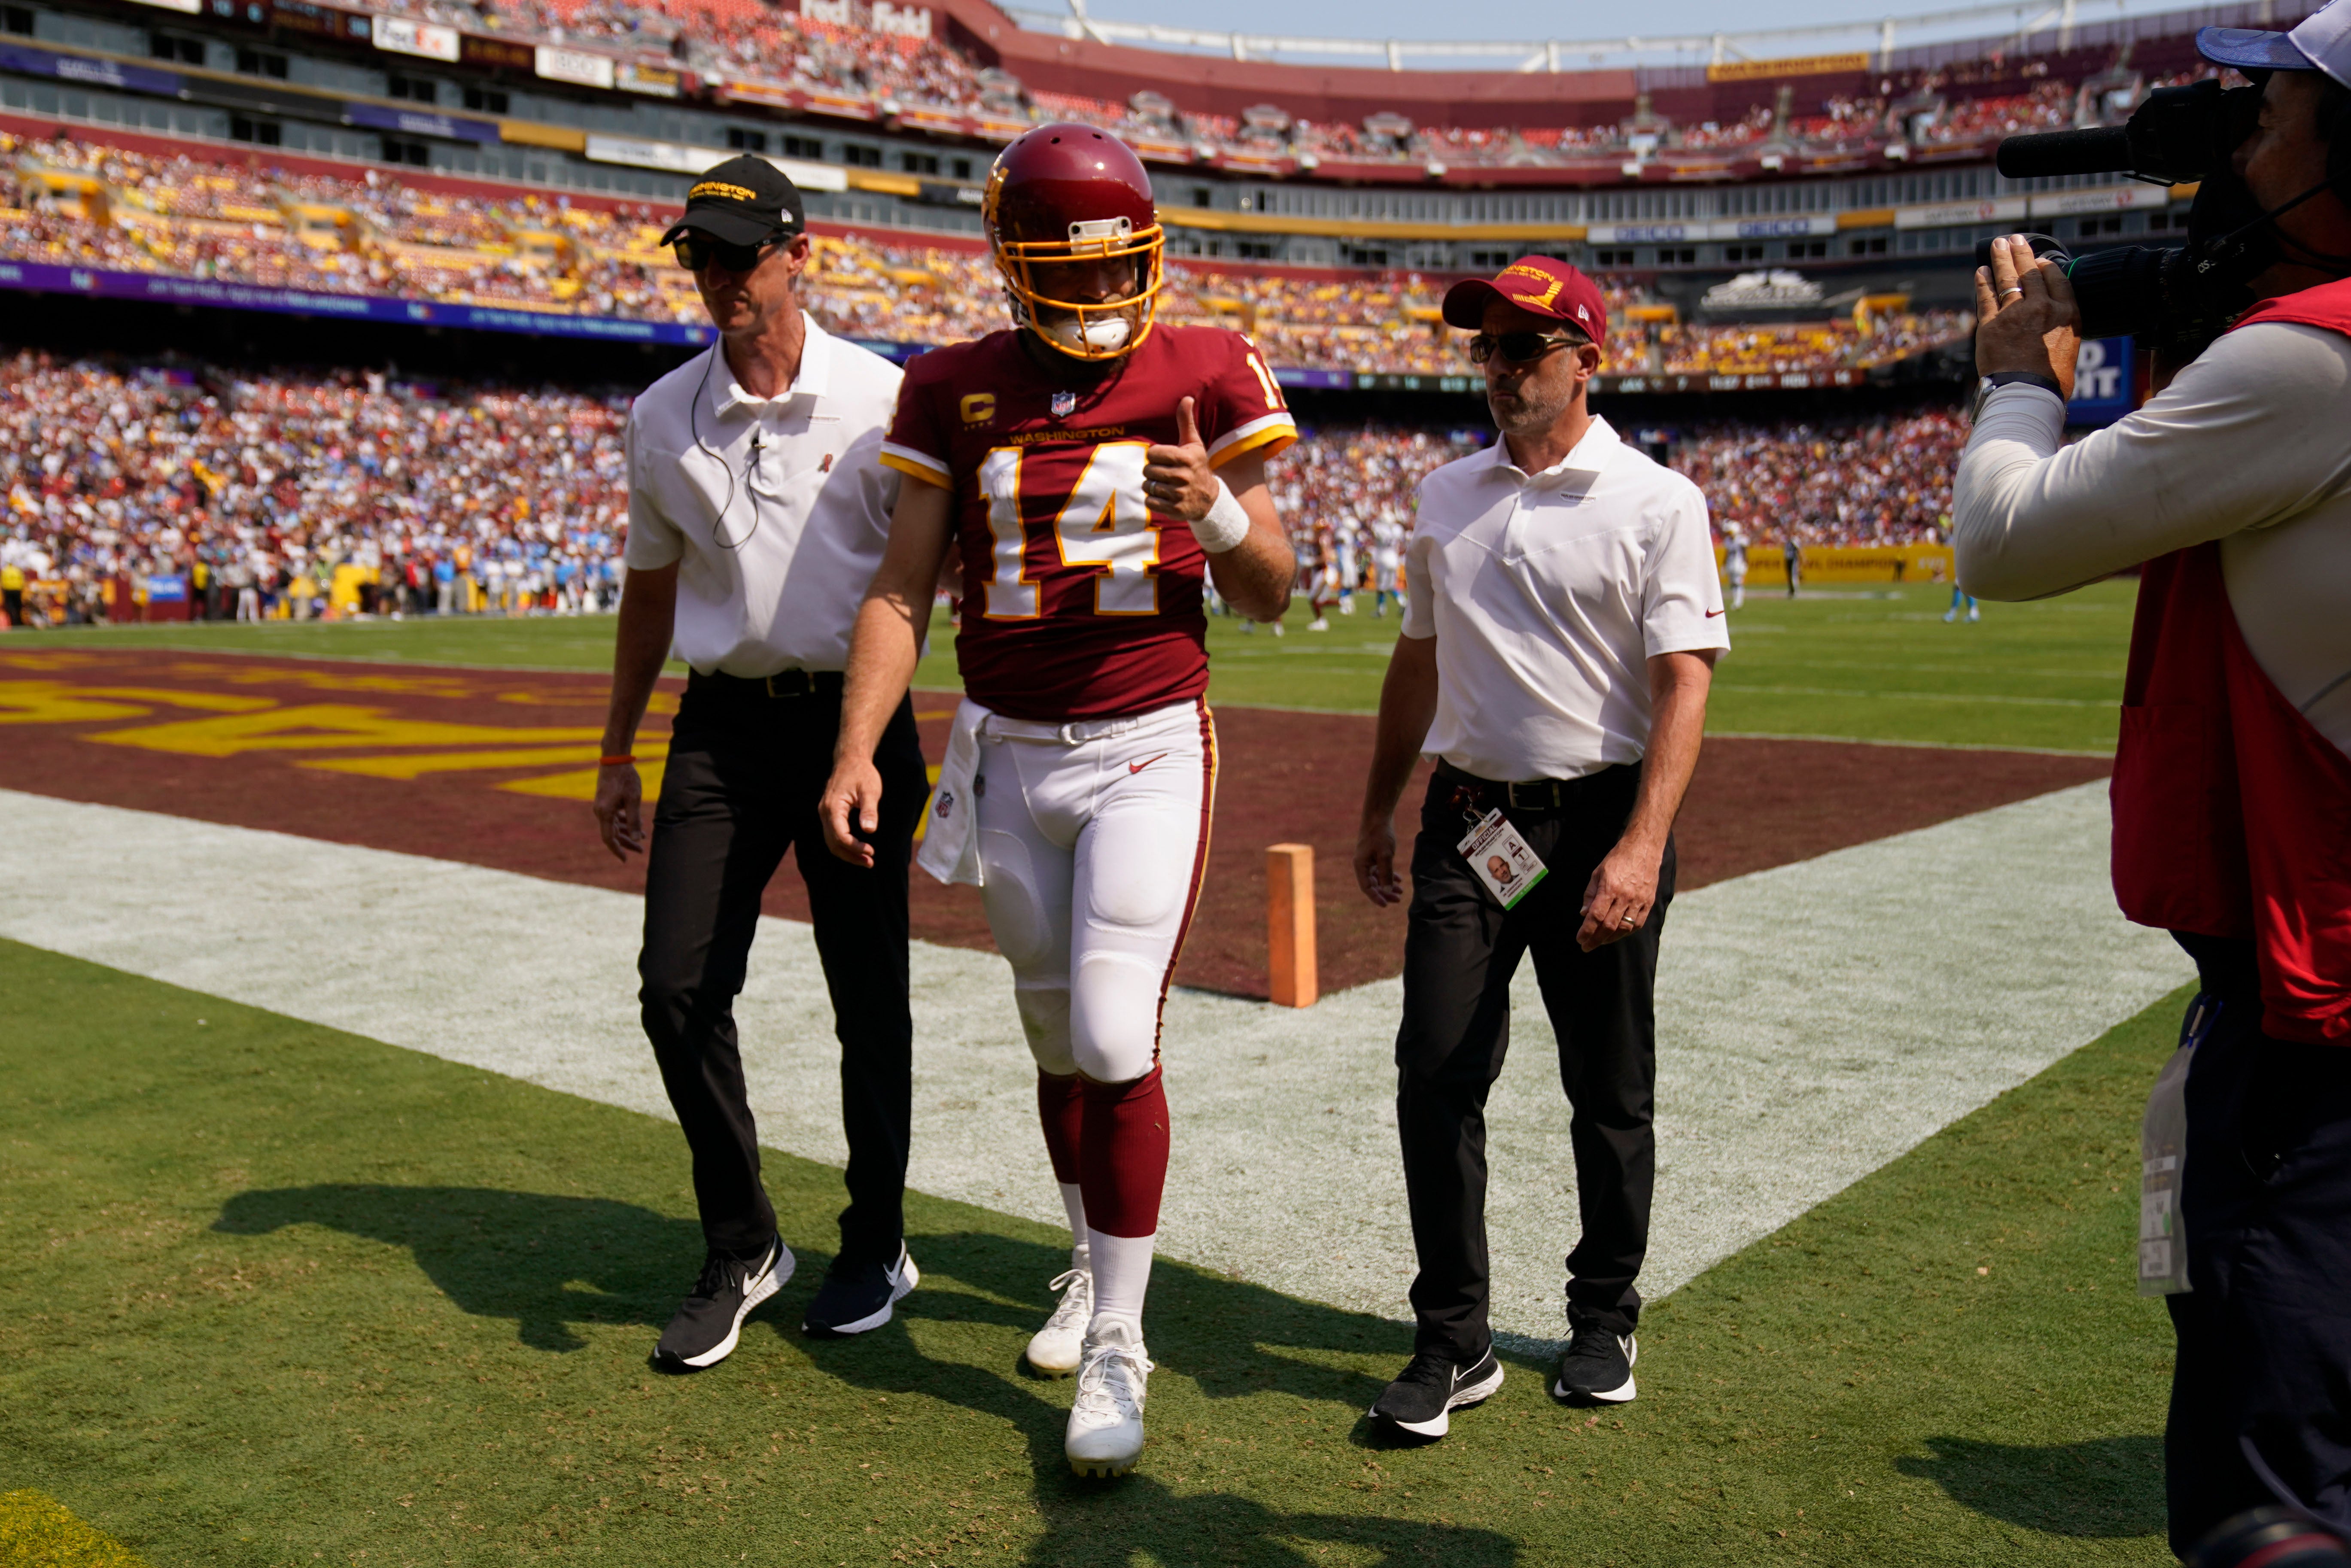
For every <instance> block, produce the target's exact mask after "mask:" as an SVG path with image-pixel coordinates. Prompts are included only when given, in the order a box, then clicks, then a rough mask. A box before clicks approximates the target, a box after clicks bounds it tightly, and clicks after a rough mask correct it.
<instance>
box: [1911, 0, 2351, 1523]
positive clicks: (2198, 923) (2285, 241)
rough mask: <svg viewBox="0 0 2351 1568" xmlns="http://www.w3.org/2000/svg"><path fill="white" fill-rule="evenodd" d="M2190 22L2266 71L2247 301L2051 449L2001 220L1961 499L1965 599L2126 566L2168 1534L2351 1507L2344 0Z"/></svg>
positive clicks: (2119, 761) (2026, 252)
mask: <svg viewBox="0 0 2351 1568" xmlns="http://www.w3.org/2000/svg"><path fill="white" fill-rule="evenodd" d="M2197 47H2198V49H2199V52H2201V53H2202V54H2203V55H2204V57H2206V58H2207V59H2210V60H2212V61H2214V62H2216V63H2218V64H2221V65H2228V66H2234V67H2236V68H2238V69H2240V70H2241V71H2243V72H2244V73H2245V74H2246V75H2247V76H2248V77H2249V78H2252V80H2253V81H2255V82H2257V83H2258V84H2260V88H2261V115H2260V121H2259V125H2258V128H2257V129H2256V130H2254V131H2253V132H2252V134H2251V136H2249V137H2248V138H2247V139H2246V140H2245V141H2243V143H2242V144H2241V146H2239V147H2238V148H2237V150H2236V152H2235V158H2234V164H2233V167H2234V169H2235V172H2236V173H2237V175H2238V177H2239V178H2240V179H2241V181H2242V182H2243V183H2244V185H2245V186H2246V187H2247V189H2248V190H2249V192H2250V193H2251V195H2252V199H2253V201H2254V202H2255V203H2256V204H2257V205H2258V208H2259V210H2260V211H2261V213H2262V214H2263V219H2262V224H2263V225H2265V232H2264V233H2262V236H2261V237H2262V240H2263V243H2264V245H2265V249H2264V251H2263V252H2262V256H2263V257H2264V258H2265V260H2266V265H2265V266H2264V267H2262V270H2259V271H2258V272H2257V273H2256V274H2255V275H2254V276H2252V277H2251V278H2250V282H2251V284H2252V297H2253V298H2255V299H2256V300H2257V301H2258V303H2256V304H2255V306H2254V307H2253V308H2252V309H2251V310H2249V311H2247V312H2246V313H2245V314H2244V315H2243V316H2242V317H2241V318H2240V319H2239V320H2238V322H2237V324H2236V326H2235V327H2234V328H2233V329H2231V330H2230V331H2229V332H2227V333H2225V334H2224V335H2222V336H2221V337H2220V339H2219V340H2217V341H2215V342H2214V343H2213V344H2212V345H2211V346H2210V348H2209V349H2207V350H2204V351H2203V352H2202V353H2201V354H2200V355H2199V356H2198V357H2197V358H2195V359H2194V360H2193V361H2190V362H2189V363H2188V364H2187V365H2186V366H2185V367H2184V368H2182V369H2181V370H2180V371H2179V374H2178V375H2177V377H2176V378H2175V379H2174V380H2172V381H2171V382H2170V383H2169V384H2168V386H2166V387H2164V388H2163V390H2162V391H2160V392H2158V394H2157V395H2156V396H2155V397H2154V398H2153V399H2152V400H2151V401H2150V402H2148V403H2147V406H2146V407H2145V408H2143V409H2141V410H2139V411H2138V412H2137V413H2134V414H2131V415H2130V416H2129V417H2127V418H2126V419H2124V420H2123V421H2121V422H2120V423H2117V424H2116V425H2114V426H2112V427H2111V428H2109V429H2106V430H2103V431H2100V432H2098V433H2096V434H2093V435H2091V436H2089V437H2088V438H2087V439H2085V440H2084V441H2082V442H2080V443H2079V444H2076V445H2074V446H2071V447H2068V448H2065V449H2064V450H2063V451H2060V450H2059V441H2060V438H2061V436H2062V434H2063V432H2064V423H2065V399H2066V397H2067V395H2068V394H2069V393H2070V392H2071V390H2072V384H2071V383H2072V381H2073V371H2074V348H2075V336H2076V327H2077V325H2078V321H2079V317H2078V315H2077V313H2076V309H2075V303H2074V291H2073V288H2072V287H2071V285H2070V284H2069V283H2068V281H2067V279H2066V277H2064V274H2063V273H2062V272H2060V271H2059V269H2058V267H2057V266H2056V265H2055V264H2054V263H2052V262H2047V261H2042V262H2036V261H2035V259H2034V257H2033V256H2032V250H2031V248H2030V246H2029V245H2028V244H2027V242H2026V241H2025V240H2024V239H2023V237H2022V236H2021V235H2020V236H2017V237H2014V238H2011V239H2005V240H2000V241H1995V242H1994V244H1993V247H1992V255H1991V267H1988V268H1984V269H1980V270H1979V272H1978V274H1977V283H1976V293H1977V303H1978V313H1979V317H1980V326H1979V328H1978V331H1977V335H1976V363H1977V366H1978V368H1979V369H1980V371H1982V372H1983V374H1984V385H1983V389H1982V392H1981V394H1980V403H1979V408H1978V413H1977V419H1976V428H1975V434H1974V435H1973V437H1972V438H1971V439H1970V442H1969V444H1968V449H1967V452H1966V454H1965V455H1964V456H1963V457H1962V458H1961V460H1960V464H1959V475H1958V478H1957V482H1956V485H1955V486H1954V492H1955V493H1954V497H1953V498H1954V501H1955V507H1954V513H1955V525H1954V534H1955V538H1954V544H1955V546H1956V548H1957V552H1958V557H1959V580H1960V582H1961V584H1962V585H1963V586H1964V587H1965V588H1966V590H1967V591H1969V592H1970V593H1973V594H1976V595H1979V596H1980V597H1982V598H1985V599H1996V600H2000V599H2005V600H2021V599H2034V598H2040V597H2043V596H2045V595H2049V594H2054V593H2062V592H2064V591H2067V590H2069V589H2072V588H2075V587H2078V586H2080V585H2082V584H2084V583H2087V582H2090V581H2093V580H2096V579H2098V578H2101V577H2104V576H2106V575H2108V574H2110V573H2113V572H2117V571H2121V570H2126V569H2127V568H2130V567H2133V566H2137V567H2139V568H2140V569H2141V575H2140V585H2139V596H2138V614H2137V622H2136V624H2135V626H2134V627H2133V629H2132V633H2131V650H2130V662H2129V667H2128V673H2127V674H2126V679H2125V684H2124V695H2123V705H2124V706H2123V712H2122V737H2121V743H2120V745H2119V747H2117V749H2116V757H2115V772H2114V781H2113V788H2112V794H2113V801H2114V821H2115V828H2114V879H2115V891H2116V897H2117V899H2118V900H2119V902H2120V903H2121V904H2122V908H2123V913H2124V914H2125V915H2127V916H2129V917H2130V918H2131V919H2132V920H2135V921H2137V922H2139V923H2140V924H2142V925H2156V926H2160V927H2164V928H2166V929H2168V930H2169V931H2171V932H2172V934H2173V935H2174V936H2175V937H2177V939H2178V940H2179V945H2180V946H2182V947H2183V948H2185V949H2186V950H2187V951H2188V953H2189V956H2192V957H2193V958H2194V959H2195V961H2196V966H2197V972H2198V975H2199V978H2200V980H2201V988H2202V990H2203V992H2204V993H2205V996H2204V998H2199V999H2200V1000H2209V1001H2211V1002H2215V1003H2217V1004H2218V1012H2217V1021H2215V1022H2213V1023H2212V1024H2211V1025H2210V1030H2209V1032H2206V1033H2204V1034H2203V1036H2202V1040H2201V1043H2200V1045H2199V1049H2198V1050H2197V1051H2196V1053H2195V1055H2194V1056H2193V1057H2192V1058H2191V1059H2190V1061H2191V1064H2192V1065H2191V1066H2190V1068H2189V1075H2188V1080H2187V1086H2186V1090H2185V1104H2186V1111H2187V1125H2188V1134H2187V1145H2186V1148H2187V1154H2186V1163H2185V1166H2184V1167H2183V1169H2182V1172H2181V1176H2182V1179H2183V1186H2182V1189H2181V1200H2180V1219H2181V1234H2182V1235H2184V1237H2185V1239H2186V1245H2187V1256H2188V1260H2189V1262H2188V1270H2189V1273H2188V1283H2189V1291H2188V1292H2187V1293H2184V1294H2176V1295H2172V1296H2170V1297H2169V1298H2168V1304H2169V1307H2170V1311H2171V1317H2172V1325H2173V1332H2174V1333H2175V1334H2176V1336H2177V1338H2178V1343H2179V1354H2178V1360H2177V1363H2176V1365H2175V1370H2174V1374H2173V1380H2172V1396H2171V1411H2170V1419H2169V1425H2168V1432H2167V1435H2166V1437H2165V1468H2166V1472H2167V1476H2166V1490H2167V1495H2168V1506H2169V1514H2170V1533H2171V1542H2172V1546H2173V1548H2174V1550H2175V1551H2178V1552H2180V1553H2181V1554H2182V1555H2185V1554H2186V1553H2187V1552H2188V1550H2189V1547H2190V1546H2191V1545H2192V1544H2193V1543H2194V1542H2197V1541H2198V1540H2199V1538H2200V1537H2202V1536H2203V1535H2204V1534H2205V1533H2206V1532H2207V1531H2210V1529H2211V1528H2212V1527H2213V1526H2214V1525H2215V1524H2217V1523H2219V1522H2220V1521H2221V1520H2223V1519H2226V1518H2228V1517H2229V1516H2231V1515H2233V1514H2236V1513H2238V1512H2240V1511H2242V1510H2245V1509H2248V1508H2252V1507H2254V1506H2256V1505H2259V1504H2263V1503H2273V1502H2274V1503H2283V1504H2285V1505H2287V1506H2289V1507H2292V1508H2294V1509H2296V1510H2299V1511H2304V1512H2305V1513H2306V1514H2307V1515H2308V1516H2310V1517H2314V1518H2315V1519H2317V1520H2319V1521H2322V1522H2325V1523H2326V1524H2328V1525H2330V1526H2331V1527H2332V1528H2334V1529H2335V1531H2338V1532H2343V1531H2351V1049H2346V1048H2351V281H2346V274H2351V0H2333V4H2331V5H2328V6H2326V7H2325V9H2324V10H2321V11H2319V12H2317V13H2316V14H2314V16H2310V17H2309V18H2307V19H2306V20H2304V22H2303V23H2302V25H2301V26H2298V27H2296V28H2294V31H2293V32H2292V33H2262V32H2248V31H2241V30H2235V29H2221V28H2211V27H2208V28H2206V29H2204V31H2203V32H2202V33H2200V34H2199V35H2198V37H2197ZM2190 1016H2191V1018H2193V1017H2195V1016H2196V1014H2195V1013H2194V1011H2193V1010H2191V1014H2190Z"/></svg>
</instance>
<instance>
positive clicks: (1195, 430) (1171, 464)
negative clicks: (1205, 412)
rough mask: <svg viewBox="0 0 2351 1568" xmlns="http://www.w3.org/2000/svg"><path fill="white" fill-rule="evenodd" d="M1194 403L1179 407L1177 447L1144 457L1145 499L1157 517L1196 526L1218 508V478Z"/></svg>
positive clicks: (1155, 450)
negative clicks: (1209, 463)
mask: <svg viewBox="0 0 2351 1568" xmlns="http://www.w3.org/2000/svg"><path fill="white" fill-rule="evenodd" d="M1192 409H1193V401H1192V399H1190V398H1188V397H1187V398H1186V399H1185V400H1184V401H1183V402H1179V403H1177V404H1176V405H1175V445H1173V446H1154V447H1153V448H1151V450H1150V451H1149V452H1147V453H1145V454H1144V460H1143V495H1144V500H1146V501H1148V502H1149V503H1150V505H1151V511H1152V515H1153V516H1154V517H1181V518H1183V519H1184V520H1185V521H1186V522H1187V523H1196V522H1198V521H1199V520H1200V519H1201V518H1203V517H1207V515H1208V508H1209V507H1213V506H1215V505H1216V504H1217V474H1216V470H1215V469H1213V468H1211V467H1209V466H1208V447H1207V443H1206V442H1204V441H1202V440H1201V439H1200V424H1199V421H1198V420H1197V419H1196V417H1195V416H1194V414H1193V412H1192Z"/></svg>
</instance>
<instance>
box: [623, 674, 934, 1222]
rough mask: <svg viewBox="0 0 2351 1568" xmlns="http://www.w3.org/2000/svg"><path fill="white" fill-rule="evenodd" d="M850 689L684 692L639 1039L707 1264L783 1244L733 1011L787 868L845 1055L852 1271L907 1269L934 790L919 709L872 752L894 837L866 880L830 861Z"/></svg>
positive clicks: (906, 711)
mask: <svg viewBox="0 0 2351 1568" xmlns="http://www.w3.org/2000/svg"><path fill="white" fill-rule="evenodd" d="M840 727H841V698H840V688H839V686H838V685H831V689H830V690H829V691H826V692H822V693H815V694H810V695H804V696H794V697H770V696H768V695H766V694H765V693H764V691H762V690H761V689H760V688H759V687H758V686H757V685H752V684H749V683H742V684H737V683H727V682H721V681H713V680H705V679H704V678H702V677H700V676H696V677H695V678H694V679H693V680H691V681H689V683H688V684H687V686H686V692H685V697H684V701H683V702H681V703H680V704H679V706H678V712H677V720H676V724H675V727H674V732H673V737H672V739H671V741H670V751H669V762H668V766H667V768H666V769H665V770H664V774H663V777H662V789H661V800H660V803H659V805H658V806H656V808H655V809H654V811H653V847H652V852H651V854H650V856H649V863H648V865H647V868H646V874H645V945H644V952H643V956H641V957H640V958H639V959H638V962H637V972H638V974H639V975H640V976H641V977H643V981H644V985H643V989H642V990H641V991H639V993H638V998H639V1000H640V1001H641V1002H643V1008H644V1025H645V1033H646V1035H647V1036H648V1037H649V1038H650V1039H651V1040H652V1041H653V1055H654V1057H655V1059H656V1060H657V1061H659V1062H660V1064H661V1072H662V1082H663V1083H664V1085H665V1086H666V1087H667V1089H668V1090H669V1103H670V1104H671V1106H672V1107H673V1108H674V1109H675V1111H676V1112H677V1119H678V1123H679V1124H680V1125H681V1126H683V1127H684V1130H685V1141H686V1146H687V1147H688V1148H689V1149H690V1150H692V1151H693V1155H694V1195H695V1202H696V1203H697V1204H698V1205H699V1207H700V1208H701V1213H702V1230H703V1235H704V1236H705V1238H706V1239H707V1240H708V1243H709V1245H710V1247H711V1249H713V1250H716V1251H721V1252H736V1253H742V1252H749V1251H751V1250H754V1249H758V1248H760V1247H764V1246H765V1245H766V1244H767V1242H768V1239H769V1238H771V1237H773V1236H774V1235H775V1234H776V1212H775V1209H774V1208H773V1207H771V1206H770V1205H769V1204H768V1194H767V1190H766V1188H765V1187H763V1186H761V1185H760V1182H759V1137H758V1127H757V1126H756V1125H755V1124H753V1122H752V1118H751V1106H750V1103H749V1101H748V1099H747V1097H746V1095H745V1092H744V1086H743V1059H742V1053H741V1051H740V1050H739V1048H738V1047H737V1040H736V1034H735V998H736V995H737V993H738V992H740V991H741V990H742V988H743V975H744V967H745V963H746V961H747V959H748V957H749V956H750V952H751V938H752V936H754V935H755V934H756V932H757V931H758V919H759V895H760V894H761V893H762V892H763V891H764V890H765V889H766V887H767V885H768V878H769V877H771V876H773V875H774V874H775V872H776V867H777V866H778V864H779V863H781V862H782V860H783V857H784V852H785V851H787V850H790V851H792V852H795V854H796V855H797V856H798V859H799V872H800V877H801V880H802V881H803V882H805V883H807V884H808V893H809V905H810V912H811V914H812V915H814V917H815V925H816V946H817V953H818V956H819V957H820V959H821V960H822V962H823V965H824V978H825V986H826V988H827V989H828V990H830V991H831V995H832V1012H833V1029H834V1033H835V1034H836V1036H837V1037H838V1038H839V1039H840V1040H841V1125H842V1129H843V1131H844V1132H845V1133H846V1134H847V1135H848V1143H849V1169H848V1173H847V1184H848V1187H849V1207H848V1208H846V1209H845V1210H843V1211H842V1214H841V1257H842V1258H844V1259H850V1260H863V1259H874V1258H880V1259H882V1260H884V1261H887V1260H891V1259H894V1258H895V1256H896V1254H897V1249H898V1243H899V1239H900V1235H901V1232H902V1231H903V1230H904V1196H905V1186H906V1143H907V1137H908V1129H909V1126H910V1124H911V1123H912V1120H913V1101H912V1088H911V1082H910V1081H911V1077H912V1072H913V1050H914V1021H913V1019H912V1017H911V1015H910V1013H909V1011H908V1009H907V999H906V985H907V980H906V868H907V865H908V862H909V859H910V847H911V841H912V839H913V836H914V823H915V821H917V820H918V819H919V818H920V816H921V814H922V810H923V803H924V800H925V797H926V796H927V795H928V793H929V789H930V779H929V775H928V773H927V772H926V771H925V768H924V765H923V750H922V745H921V742H920V740H919V739H918V738H917V737H916V735H915V733H914V706H913V704H912V703H911V702H904V703H901V704H900V705H899V708H898V712H897V714H896V716H894V717H893V718H892V719H891V721H890V725H889V727H888V729H887V730H886V731H885V732H884V733H883V737H882V744H881V745H880V746H879V747H877V748H876V749H875V752H874V764H875V766H876V767H878V768H880V769H881V771H882V785H883V790H882V827H881V832H880V834H879V835H878V837H877V839H876V841H875V844H874V849H875V852H876V862H877V863H876V864H875V865H874V867H873V869H872V870H870V871H868V870H865V869H863V868H862V867H858V866H853V865H851V864H850V863H849V862H846V861H841V860H837V859H835V858H834V857H833V855H832V853H831V852H830V851H829V850H827V849H826V848H825V844H824V832H823V830H822V828H821V827H820V825H819V824H818V821H817V798H818V796H819V794H820V792H821V791H822V789H823V788H824V781H825V779H826V777H827V776H828V775H829V774H830V773H831V771H832V746H833V740H834V737H836V735H837V734H838V733H839V730H840Z"/></svg>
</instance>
